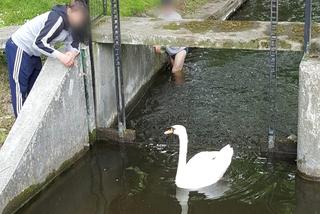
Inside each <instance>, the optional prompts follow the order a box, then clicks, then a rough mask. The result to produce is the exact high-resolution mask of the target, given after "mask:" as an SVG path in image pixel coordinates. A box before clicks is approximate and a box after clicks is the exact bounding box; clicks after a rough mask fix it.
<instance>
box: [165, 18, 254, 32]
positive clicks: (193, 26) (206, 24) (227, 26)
mask: <svg viewBox="0 0 320 214" xmlns="http://www.w3.org/2000/svg"><path fill="white" fill-rule="evenodd" d="M256 25H257V24H256V23H254V22H248V21H219V20H204V21H189V22H182V23H178V22H172V23H169V24H167V25H164V26H163V29H166V30H180V29H187V30H189V31H191V32H192V33H205V32H208V31H210V30H212V31H215V32H241V31H246V30H250V29H254V27H255V26H256Z"/></svg>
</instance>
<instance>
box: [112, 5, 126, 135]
mask: <svg viewBox="0 0 320 214" xmlns="http://www.w3.org/2000/svg"><path fill="white" fill-rule="evenodd" d="M110 2H111V18H112V33H113V54H114V73H115V86H116V97H117V111H118V131H119V134H120V136H121V135H124V132H125V131H126V114H125V98H124V85H123V73H122V63H121V31H120V11H119V0H111V1H110Z"/></svg>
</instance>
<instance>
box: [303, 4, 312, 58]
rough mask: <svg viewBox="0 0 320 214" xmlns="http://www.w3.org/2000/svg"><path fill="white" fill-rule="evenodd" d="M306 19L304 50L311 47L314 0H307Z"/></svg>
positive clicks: (306, 50)
mask: <svg viewBox="0 0 320 214" xmlns="http://www.w3.org/2000/svg"><path fill="white" fill-rule="evenodd" d="M304 16H305V18H304V19H305V20H304V52H305V53H307V52H308V51H309V48H310V41H311V29H312V0H306V1H305V14H304Z"/></svg>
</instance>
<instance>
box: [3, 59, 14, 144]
mask: <svg viewBox="0 0 320 214" xmlns="http://www.w3.org/2000/svg"><path fill="white" fill-rule="evenodd" d="M14 121H15V117H14V115H13V113H12V110H11V95H10V89H9V81H8V73H7V68H6V65H5V62H4V57H3V55H1V56H0V147H1V145H2V144H3V143H4V141H5V139H6V137H7V135H8V133H9V131H10V129H11V127H12V125H13V123H14Z"/></svg>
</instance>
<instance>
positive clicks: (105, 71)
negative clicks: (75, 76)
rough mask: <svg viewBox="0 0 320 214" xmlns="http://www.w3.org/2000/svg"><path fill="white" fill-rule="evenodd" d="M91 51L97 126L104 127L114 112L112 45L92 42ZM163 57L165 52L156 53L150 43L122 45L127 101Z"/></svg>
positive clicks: (161, 61)
mask: <svg viewBox="0 0 320 214" xmlns="http://www.w3.org/2000/svg"><path fill="white" fill-rule="evenodd" d="M94 53H95V54H94V62H95V88H96V102H97V106H96V115H97V127H98V128H106V127H109V126H110V124H111V123H112V122H113V121H114V118H115V117H116V112H117V110H116V97H115V86H114V81H115V76H114V67H113V52H112V45H111V44H103V43H95V45H94ZM166 60H167V58H166V56H165V55H159V54H156V53H155V52H154V50H153V47H150V46H141V45H137V46H135V45H124V46H122V63H123V72H124V85H125V98H126V103H128V102H130V101H131V100H132V99H133V98H134V96H135V95H137V93H138V92H139V90H140V89H141V87H142V86H143V85H145V84H146V83H147V82H148V81H149V80H150V79H151V78H152V77H153V76H154V75H155V73H156V72H158V71H159V70H160V69H161V67H162V66H163V65H164V63H165V62H166Z"/></svg>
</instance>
